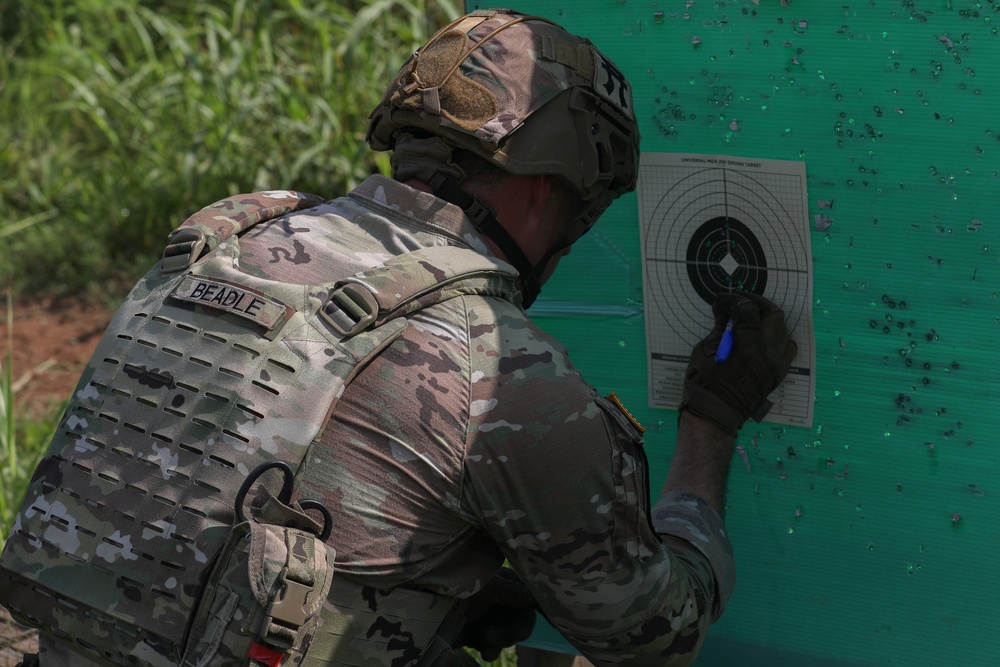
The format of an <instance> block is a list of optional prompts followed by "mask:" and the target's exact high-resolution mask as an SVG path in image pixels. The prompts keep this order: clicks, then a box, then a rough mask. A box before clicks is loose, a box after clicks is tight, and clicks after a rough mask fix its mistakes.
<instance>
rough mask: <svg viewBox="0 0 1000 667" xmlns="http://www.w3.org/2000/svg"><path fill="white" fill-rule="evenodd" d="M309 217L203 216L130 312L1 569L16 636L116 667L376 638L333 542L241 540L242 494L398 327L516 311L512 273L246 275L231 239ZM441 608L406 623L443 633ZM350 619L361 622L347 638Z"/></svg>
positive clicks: (303, 439)
mask: <svg viewBox="0 0 1000 667" xmlns="http://www.w3.org/2000/svg"><path fill="white" fill-rule="evenodd" d="M318 203H319V200H317V199H315V198H312V197H310V196H307V195H302V194H299V193H292V192H267V193H256V194H253V195H241V196H238V197H233V198H229V199H226V200H223V201H221V202H218V203H216V204H213V205H212V206H209V207H206V208H205V209H203V210H202V211H199V212H198V213H196V214H195V215H194V216H192V217H191V218H190V219H189V220H187V221H186V222H185V223H184V225H182V227H181V228H180V230H179V231H177V232H175V233H174V234H173V235H172V237H171V244H170V246H169V247H168V249H167V251H166V252H165V253H164V259H163V261H162V262H161V263H160V265H158V266H157V267H155V268H154V269H153V270H151V271H150V272H149V273H148V274H147V275H146V276H145V277H144V278H143V279H142V280H140V281H139V282H138V283H137V284H136V286H135V287H134V288H133V290H132V292H131V293H130V294H129V295H128V297H127V298H126V299H125V301H124V303H123V304H122V306H121V308H120V309H119V310H118V312H117V313H116V314H115V317H114V319H113V320H112V322H111V324H110V325H109V327H108V330H107V331H106V332H105V334H104V336H103V337H102V339H101V341H100V342H99V344H98V346H97V349H96V351H95V353H94V355H93V357H92V358H91V361H90V362H89V364H88V366H87V368H86V369H85V371H84V373H83V375H82V376H81V378H80V381H79V383H78V384H77V387H76V390H75V391H74V393H73V395H72V397H71V400H70V403H69V406H68V407H67V409H66V412H65V413H64V415H63V418H62V420H61V421H60V424H59V426H58V428H57V429H56V433H55V436H54V437H53V440H52V442H51V444H50V446H49V449H48V451H47V452H46V454H45V455H44V456H43V458H42V460H41V462H40V463H39V465H38V467H37V468H36V470H35V473H34V476H33V479H32V482H31V483H30V485H29V488H28V491H27V493H26V495H25V498H24V500H23V502H22V505H21V509H20V511H19V513H18V516H17V518H16V520H15V524H14V526H13V530H12V531H11V535H10V537H9V539H8V541H7V544H6V546H5V548H4V551H3V555H2V556H0V604H3V605H4V606H5V607H6V608H7V609H8V610H9V611H10V612H11V614H12V615H13V616H14V617H15V618H16V619H17V620H18V621H19V622H21V623H23V624H25V625H28V626H31V627H35V628H38V629H40V630H41V631H42V632H44V633H45V634H46V635H47V636H49V637H51V638H53V639H55V640H57V641H59V642H60V643H62V644H63V645H65V646H67V647H69V648H71V649H72V650H73V651H75V652H77V653H79V654H82V655H84V656H86V657H87V658H88V659H90V660H93V661H95V662H98V663H100V664H103V665H107V666H109V667H112V666H114V665H137V666H140V667H163V666H164V665H177V664H186V665H202V664H205V665H215V664H248V662H247V661H255V663H253V664H256V663H260V664H268V661H275V660H277V659H280V658H283V661H282V664H283V665H295V664H299V663H300V661H301V662H302V663H303V664H308V663H309V654H310V653H311V651H309V650H308V647H309V644H310V643H312V642H314V640H315V642H314V643H316V644H317V645H319V644H322V645H325V646H326V647H327V648H324V649H323V650H322V651H318V650H316V651H315V652H316V654H317V655H322V656H324V657H323V660H324V661H329V660H331V659H332V658H331V656H334V655H335V653H336V650H335V648H336V646H339V645H342V644H344V643H345V641H346V640H344V639H340V638H339V637H342V636H346V635H344V634H343V633H341V632H340V630H336V628H337V627H339V625H343V626H344V627H345V628H347V627H350V628H353V629H350V631H349V632H347V631H346V630H345V632H347V634H348V635H350V636H351V637H352V638H353V639H352V640H351V642H352V643H354V644H356V641H355V640H358V641H361V640H362V638H363V637H364V636H365V635H366V634H368V633H369V631H370V627H368V626H365V627H361V628H360V629H359V626H357V623H362V624H363V623H365V622H368V621H366V620H364V615H363V614H360V611H363V610H365V609H367V608H368V607H369V605H368V604H367V603H366V602H365V601H364V600H360V601H357V600H354V601H352V600H348V601H346V602H344V601H343V600H340V601H338V599H337V596H348V597H349V596H358V597H360V596H362V595H363V594H365V591H362V590H360V587H357V586H354V587H352V586H348V585H347V583H348V582H347V581H346V578H338V577H334V576H333V570H332V561H333V554H332V550H331V549H330V548H329V547H327V546H325V545H324V543H323V542H324V540H323V539H320V538H317V537H315V536H313V535H312V533H311V532H310V531H309V530H304V529H302V527H301V526H293V527H292V528H288V527H286V526H285V525H284V523H283V521H282V520H280V519H268V518H266V516H265V517H264V518H261V517H260V516H257V515H256V514H255V515H254V516H257V518H258V519H259V521H256V522H250V523H244V522H241V521H240V520H239V517H238V515H237V512H236V510H235V508H234V500H235V498H236V497H237V495H238V490H239V489H240V488H241V485H242V484H243V482H244V480H245V479H246V478H247V477H248V476H249V475H251V471H255V470H257V469H258V468H259V467H260V466H261V465H264V464H268V465H269V464H273V463H275V462H279V463H281V464H282V465H283V466H284V467H285V468H287V469H288V470H289V471H291V473H294V471H295V470H297V469H298V467H299V466H300V464H301V462H302V460H303V458H304V457H305V456H307V455H308V452H309V450H310V447H311V446H312V444H313V443H314V442H316V441H318V438H319V434H320V432H321V430H322V427H323V425H324V424H325V423H326V420H327V418H328V416H329V414H330V412H331V411H332V410H333V409H334V408H335V404H336V401H337V398H338V397H339V396H340V395H341V393H342V392H343V389H344V386H345V385H346V384H347V383H349V382H350V381H351V379H352V378H353V377H354V374H355V372H356V370H357V368H358V367H359V366H361V365H363V364H365V363H367V361H368V360H369V359H370V358H371V357H372V356H373V355H375V354H378V353H379V352H380V351H381V350H382V349H384V348H385V347H386V346H387V345H389V344H391V343H392V341H393V340H394V339H395V338H396V337H397V336H398V335H399V334H400V333H401V332H402V330H403V329H404V328H405V327H406V326H407V320H406V317H405V315H407V314H409V313H410V312H412V311H414V310H416V309H419V308H423V307H427V306H430V305H433V304H434V303H438V302H440V301H442V300H445V299H447V298H450V297H452V296H457V295H459V294H463V293H464V294H468V293H474V294H489V295H493V296H497V297H499V298H507V299H513V298H515V295H516V292H515V291H514V289H513V278H514V276H515V275H516V273H515V272H514V270H513V269H512V268H511V267H510V266H509V265H507V264H505V263H502V262H497V261H496V260H492V259H490V258H487V257H483V256H480V255H478V254H476V253H474V252H472V251H470V250H467V249H462V248H454V247H435V248H426V249H423V250H420V251H416V252H414V253H411V254H405V255H401V256H399V257H397V258H393V259H391V260H389V261H388V262H386V264H385V265H384V266H381V267H375V268H374V269H372V270H371V271H369V272H364V273H362V274H359V275H357V276H349V277H343V276H341V277H331V281H330V282H329V283H326V284H322V285H316V286H310V287H309V288H308V289H306V288H305V287H304V286H302V285H287V284H282V283H279V282H275V281H270V280H266V279H263V278H260V277H255V276H250V275H246V274H242V273H241V272H240V270H239V243H238V235H239V234H240V233H241V232H243V231H245V230H246V229H247V228H249V227H250V226H252V225H254V224H256V223H258V222H261V221H263V220H266V219H268V218H270V217H277V216H281V215H284V214H286V213H289V212H293V211H296V210H299V209H303V208H311V207H313V206H315V205H317V204H318ZM227 239H229V240H228V242H225V243H223V242H224V241H226V240H227ZM204 253H208V254H207V255H206V254H204ZM203 255H204V256H203ZM337 278H340V279H339V280H338V279H337ZM386 284H389V285H391V286H392V288H391V289H380V287H379V286H380V285H386ZM237 311H238V312H237ZM361 320H364V322H363V323H362V324H360V325H359V324H358V322H360V321H361ZM290 492H291V489H289V493H288V494H283V496H290V495H291V494H290ZM254 502H256V499H255V501H254ZM289 502H290V498H289V497H282V498H281V503H280V504H283V505H287V504H289ZM297 502H299V501H297ZM300 502H301V504H302V507H306V506H307V504H308V503H309V502H310V501H309V500H305V501H300ZM293 504H294V503H293ZM255 506H256V505H255ZM265 514H266V513H265ZM279 514H280V513H279ZM279 524H280V525H279ZM333 529H334V531H335V530H336V527H335V526H334V527H333ZM331 541H335V540H331ZM282 554H284V555H282ZM303 554H305V555H303ZM302 559H305V560H302ZM310 578H311V583H310V584H308V585H307V584H306V583H305V582H306V581H310ZM338 580H341V581H340V583H338ZM331 582H332V584H331ZM331 585H332V586H333V588H332V589H331V590H332V592H331V593H329V595H328V594H327V593H326V592H325V591H326V590H327V589H328V588H329V587H330V586H331ZM404 593H406V594H409V593H410V592H404ZM379 595H380V596H382V592H381V591H380V592H379ZM401 595H402V594H401ZM421 595H423V594H421ZM276 596H277V599H278V602H277V603H275V602H274V600H275V598H276ZM289 596H292V597H291V598H289ZM404 597H405V596H403V597H400V598H399V599H400V600H403V598H404ZM418 597H419V596H418ZM391 599H392V596H391V595H390V596H388V597H385V600H386V601H387V603H388V601H389V600H391ZM414 599H415V600H416V599H417V598H414ZM267 600H270V601H267ZM275 604H277V606H275ZM317 604H319V605H320V607H321V608H320V609H319V610H318V611H317V610H315V609H313V607H314V606H315V605H317ZM407 604H409V603H407V602H405V600H403V606H402V607H401V608H406V605H407ZM447 607H448V605H447V604H444V602H443V601H441V600H434V599H426V600H425V599H422V598H421V599H420V600H419V602H414V603H413V608H414V609H417V610H418V611H417V613H418V614H425V613H426V617H427V618H434V619H437V621H434V622H439V621H440V619H441V618H443V617H444V615H445V613H446V610H447ZM268 608H270V609H271V612H270V613H269V612H268ZM348 608H354V609H357V610H359V614H360V615H359V614H355V615H354V616H356V617H357V618H358V619H360V620H358V621H357V622H355V621H351V622H349V623H348V622H347V621H345V620H344V614H345V613H346V612H344V613H341V612H339V611H338V609H345V610H346V609H348ZM306 610H308V613H306ZM391 611H392V610H391V609H388V608H387V610H386V613H382V612H380V614H381V615H382V616H386V614H390V612H391ZM365 613H368V612H365ZM268 618H270V619H271V620H270V621H267V619H268ZM316 618H319V620H318V621H317V620H315V619H316ZM394 618H395V617H394ZM376 620H378V619H377V618H373V619H372V622H375V621H376ZM404 621H407V618H406V615H400V616H399V617H398V622H400V623H403V622H404ZM407 622H408V621H407ZM266 623H270V624H271V625H273V627H270V626H268V625H267V624H266ZM296 625H298V626H299V628H300V629H302V628H304V629H303V630H302V632H301V633H299V634H297V635H296V638H295V639H292V640H289V641H288V642H286V643H288V644H289V646H288V647H287V649H286V648H283V646H282V644H281V639H280V638H281V636H283V633H284V634H285V635H287V636H288V637H291V636H292V633H286V630H288V629H289V628H293V627H294V626H296ZM320 630H321V632H320ZM430 630H432V628H431V627H430V626H429V625H428V627H427V628H423V627H422V628H421V629H420V630H419V632H416V633H414V636H417V635H419V636H420V637H421V638H423V637H425V636H427V637H430V636H433V632H430ZM317 632H318V634H317ZM262 633H263V634H262ZM320 635H322V637H324V639H322V641H320V640H319V639H318V637H319V636H320ZM428 640H429V639H428ZM255 646H257V648H255ZM260 646H263V647H264V648H266V649H267V650H260V651H259V655H258V654H256V653H254V654H252V656H251V657H248V656H247V655H246V653H243V651H244V648H245V647H249V648H247V650H248V651H250V650H251V649H253V650H257V649H258V648H259V647H260ZM359 646H360V645H359ZM315 648H316V647H314V649H315ZM359 650H361V651H362V652H363V651H364V650H365V649H364V647H363V646H361V648H360V649H359ZM241 654H242V656H241ZM317 664H319V663H317ZM354 664H360V663H354Z"/></svg>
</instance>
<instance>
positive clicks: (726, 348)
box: [715, 320, 733, 361]
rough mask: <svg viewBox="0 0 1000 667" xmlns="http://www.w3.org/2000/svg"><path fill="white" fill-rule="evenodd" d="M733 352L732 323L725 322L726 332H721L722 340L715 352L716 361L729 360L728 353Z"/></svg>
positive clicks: (730, 321)
mask: <svg viewBox="0 0 1000 667" xmlns="http://www.w3.org/2000/svg"><path fill="white" fill-rule="evenodd" d="M732 351H733V321H732V320H729V321H728V322H726V330H725V331H723V332H722V340H720V341H719V349H717V350H716V351H715V360H716V361H725V360H726V359H728V358H729V353H730V352H732Z"/></svg>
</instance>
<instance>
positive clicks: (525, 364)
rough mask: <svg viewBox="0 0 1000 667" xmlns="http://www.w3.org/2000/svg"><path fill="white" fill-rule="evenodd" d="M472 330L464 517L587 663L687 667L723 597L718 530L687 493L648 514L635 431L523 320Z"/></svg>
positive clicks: (723, 559) (727, 583) (728, 583)
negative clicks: (477, 525) (469, 517)
mask: <svg viewBox="0 0 1000 667" xmlns="http://www.w3.org/2000/svg"><path fill="white" fill-rule="evenodd" d="M472 330H473V331H474V332H476V335H475V337H474V343H473V349H474V351H475V352H476V355H475V357H474V358H475V359H476V360H477V363H479V364H481V366H479V367H475V368H474V369H473V372H472V377H471V380H472V385H471V386H472V409H471V415H472V417H471V424H470V437H469V447H468V451H467V457H466V480H467V481H466V484H467V487H466V489H465V493H464V502H463V506H464V508H465V509H466V510H467V511H469V512H470V513H471V514H472V515H473V516H474V517H476V519H478V520H479V521H480V522H481V526H482V528H483V529H484V530H486V531H488V532H489V533H490V535H491V536H492V537H493V539H494V540H495V541H496V542H497V543H498V544H499V545H500V547H501V549H502V551H503V553H504V555H505V556H506V558H507V559H508V560H509V562H510V563H511V564H512V566H513V567H514V568H515V569H516V570H517V571H518V573H519V574H520V575H521V577H522V578H523V579H524V580H525V582H526V583H527V584H528V586H529V587H531V589H532V591H533V592H534V594H535V595H536V597H537V598H538V600H539V602H540V605H541V608H542V609H543V610H544V612H545V614H546V615H547V617H548V619H549V621H550V622H551V623H552V624H553V625H554V626H555V627H556V628H557V629H559V630H560V631H561V632H562V633H563V634H564V635H565V636H566V638H567V639H569V640H570V641H571V642H572V643H573V644H574V645H575V646H576V647H577V648H578V649H580V651H581V652H582V653H584V654H585V655H587V656H588V657H589V658H590V659H591V660H592V661H594V662H595V663H598V664H615V663H627V664H629V665H647V664H648V665H686V664H689V663H690V662H691V661H692V660H693V659H694V657H695V655H696V653H697V650H698V647H699V646H700V643H701V641H702V639H703V638H704V635H705V631H706V630H707V628H708V626H709V624H710V623H711V622H712V621H714V620H715V619H716V618H717V617H718V615H719V614H721V612H722V609H723V607H724V605H725V601H726V599H727V598H728V595H729V592H730V591H731V589H732V585H733V578H734V569H733V561H732V553H731V550H730V547H729V542H728V540H727V538H726V536H725V532H724V530H723V527H722V522H721V519H720V518H719V517H718V515H716V514H715V512H714V511H713V510H712V509H710V508H709V507H708V505H707V504H706V503H705V502H704V501H702V500H701V499H699V498H696V497H694V496H691V495H688V494H670V495H667V496H666V497H664V498H662V499H661V500H660V501H659V502H658V503H657V504H656V508H655V512H653V514H652V515H650V512H649V509H648V498H649V491H650V489H649V482H648V471H647V464H646V457H645V454H644V452H643V449H642V443H641V439H640V435H639V433H638V431H637V430H636V429H635V428H634V427H633V426H632V425H631V424H630V422H629V420H628V419H627V418H626V417H625V416H624V415H623V414H622V412H621V411H620V409H619V408H617V407H616V406H615V405H614V404H613V403H612V402H611V401H607V400H605V399H602V398H600V397H599V396H597V395H596V392H595V391H594V390H593V388H591V387H590V386H589V385H587V384H586V383H585V382H584V381H583V380H582V379H581V377H580V375H579V373H578V372H577V371H576V370H575V369H574V368H573V367H572V366H571V365H570V363H569V361H568V359H567V357H566V355H565V352H564V350H563V348H562V347H561V346H560V345H559V344H558V343H557V342H556V341H554V340H552V339H551V338H550V337H549V336H547V335H546V334H544V333H543V332H542V331H540V330H539V329H538V328H537V327H535V326H534V325H533V324H532V323H531V322H530V321H529V320H528V319H527V318H525V317H524V316H523V315H521V314H520V313H519V312H514V309H513V308H511V309H509V310H508V311H507V312H501V313H499V316H498V317H496V323H495V325H493V324H490V325H484V326H482V327H480V328H478V329H477V327H476V326H475V324H474V323H473V326H472Z"/></svg>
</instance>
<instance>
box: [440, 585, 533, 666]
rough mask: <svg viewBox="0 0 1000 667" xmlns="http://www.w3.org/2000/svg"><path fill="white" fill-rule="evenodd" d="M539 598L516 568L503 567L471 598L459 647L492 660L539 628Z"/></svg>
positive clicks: (457, 643)
mask: <svg viewBox="0 0 1000 667" xmlns="http://www.w3.org/2000/svg"><path fill="white" fill-rule="evenodd" d="M535 604H536V602H535V597H534V596H533V595H532V594H531V591H529V590H528V587H527V586H525V585H524V582H522V581H521V580H520V578H518V576H517V575H516V574H515V573H514V571H513V570H511V569H508V568H501V569H500V570H498V571H497V573H496V574H495V575H494V576H493V578H492V579H491V580H490V581H489V583H487V584H486V586H485V587H483V590H481V591H480V592H478V593H476V594H475V595H473V596H472V597H471V598H469V606H468V607H467V609H466V622H465V625H464V626H463V628H462V631H461V632H460V633H459V635H458V638H457V639H456V640H455V646H468V647H469V648H474V649H476V650H477V651H479V654H480V655H481V656H482V658H483V660H485V661H487V662H492V661H494V660H496V659H497V658H499V657H500V652H501V651H502V650H503V649H504V648H506V647H508V646H513V645H514V644H516V643H518V642H521V641H524V640H525V639H527V638H528V636H529V635H531V630H532V629H533V628H534V627H535Z"/></svg>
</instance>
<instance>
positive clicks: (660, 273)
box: [643, 166, 809, 347]
mask: <svg viewBox="0 0 1000 667" xmlns="http://www.w3.org/2000/svg"><path fill="white" fill-rule="evenodd" d="M657 172H659V173H657ZM653 174H656V178H660V179H663V182H662V183H661V184H660V186H659V188H655V190H658V192H656V197H657V198H656V199H655V200H651V199H650V197H649V193H650V188H646V194H645V195H644V201H643V209H644V211H645V215H646V216H647V220H646V228H645V230H644V233H645V237H644V239H643V241H644V242H643V251H644V259H645V267H646V293H647V299H651V300H652V303H648V302H647V307H650V306H651V307H652V308H654V309H655V310H656V311H657V312H658V313H659V315H660V317H662V321H663V322H664V323H665V324H666V325H667V326H669V327H670V329H671V330H672V331H671V332H672V334H673V336H675V337H678V338H679V339H680V340H679V341H678V342H679V343H681V344H683V345H684V346H688V347H689V346H691V345H694V344H695V343H697V342H698V341H699V340H701V339H702V338H703V337H704V336H705V334H706V333H707V328H706V326H711V322H712V316H711V304H712V302H713V301H714V299H715V296H716V295H717V294H719V293H722V292H731V291H736V290H746V291H750V292H754V293H756V294H761V295H763V296H765V297H767V298H769V299H771V300H772V301H774V302H775V303H778V304H779V305H781V306H782V308H783V309H784V310H785V312H786V314H787V315H788V324H789V328H790V329H794V328H795V325H796V324H797V320H796V318H797V317H798V316H799V314H801V313H802V312H803V311H805V312H808V311H809V308H808V299H809V294H808V287H809V284H808V281H807V280H806V281H804V280H802V279H801V277H802V276H808V274H809V266H808V257H807V256H805V255H804V253H803V252H802V250H803V240H802V239H803V234H804V232H803V229H802V227H803V226H802V222H801V221H802V220H803V212H802V210H801V207H800V206H792V205H790V204H789V202H795V201H796V192H793V191H792V190H793V189H795V188H799V187H800V181H799V180H796V179H795V178H793V177H791V176H788V175H785V174H780V173H773V174H772V173H767V172H765V171H757V170H753V171H747V170H740V169H738V168H728V167H704V166H701V167H664V168H663V169H659V170H657V171H656V172H653V171H651V170H647V171H646V172H645V174H644V177H646V180H647V185H648V184H649V183H648V181H649V178H650V177H652V176H653ZM799 198H800V197H799ZM654 316H655V315H654Z"/></svg>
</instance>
